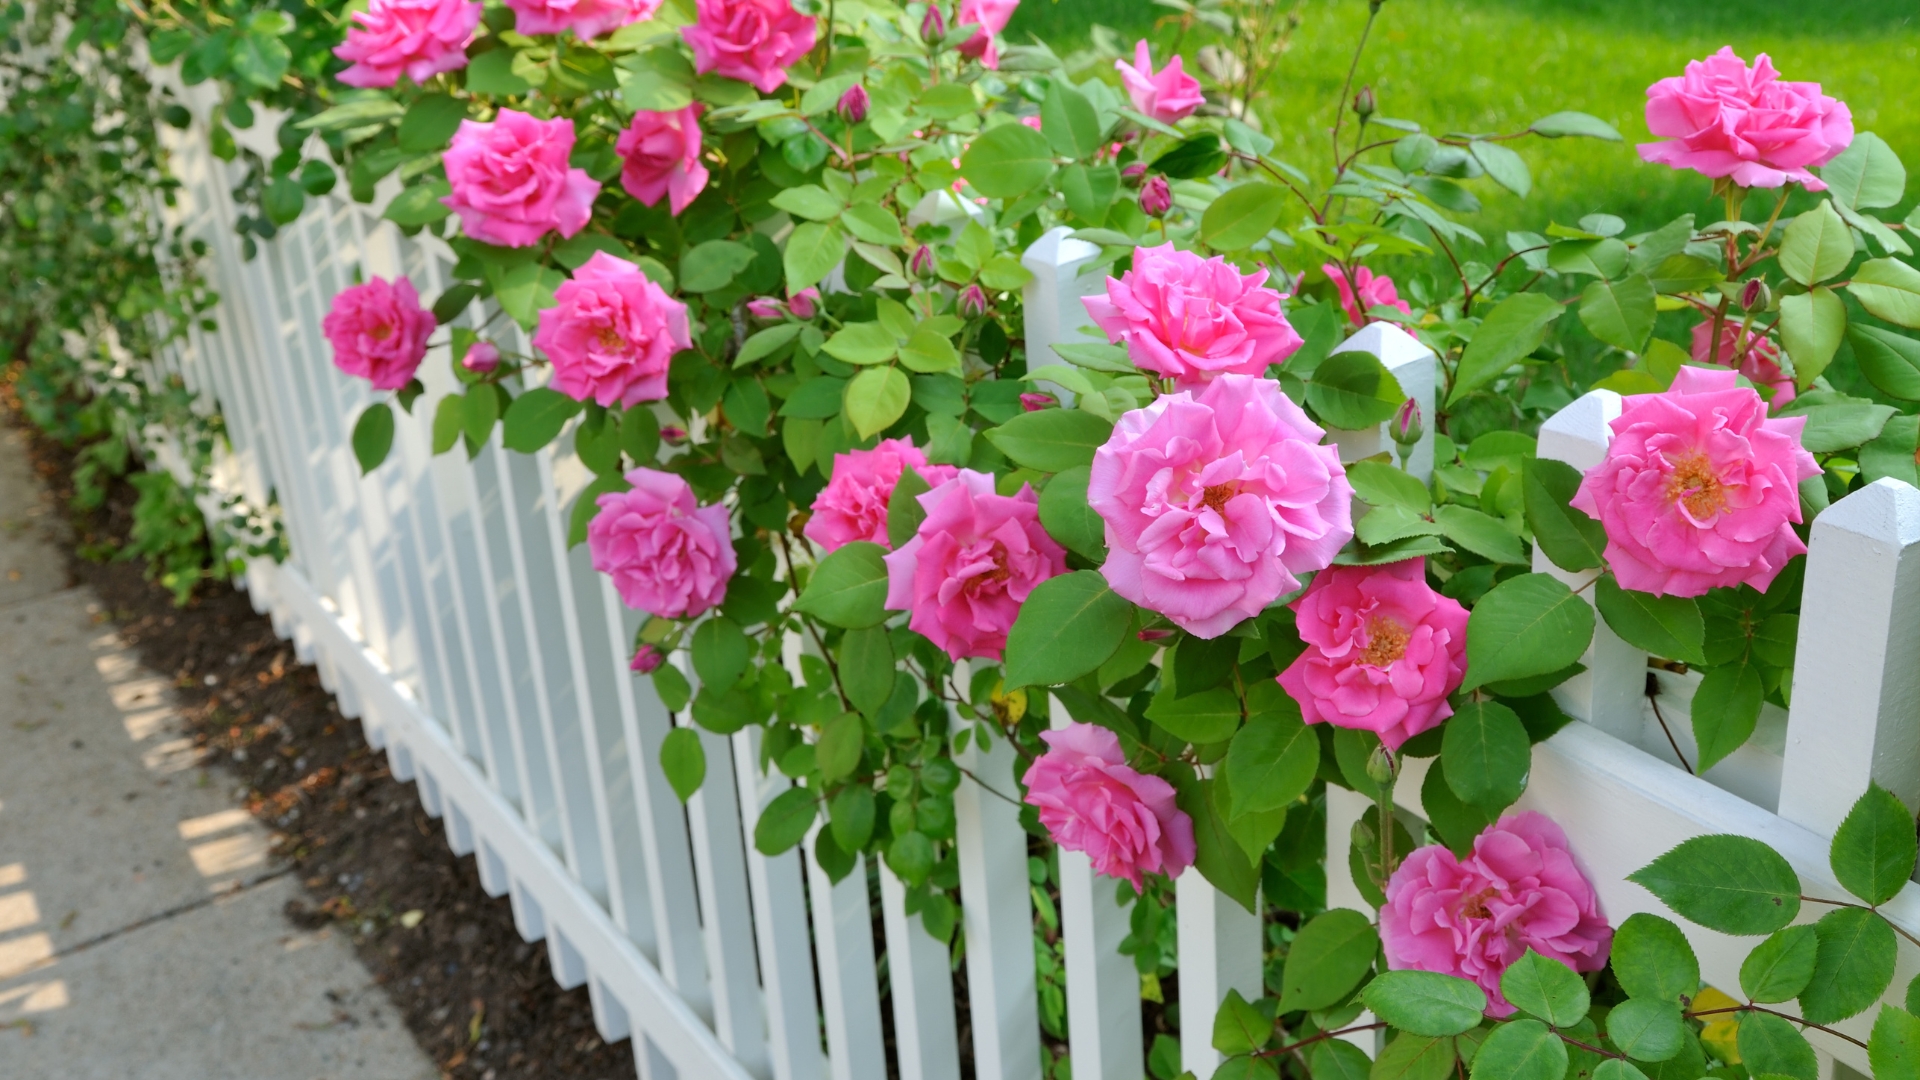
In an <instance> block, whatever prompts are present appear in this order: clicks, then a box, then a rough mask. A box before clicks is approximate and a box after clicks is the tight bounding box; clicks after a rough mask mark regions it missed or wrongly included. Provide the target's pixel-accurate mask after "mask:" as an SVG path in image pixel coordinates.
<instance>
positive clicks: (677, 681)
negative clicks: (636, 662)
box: [653, 664, 693, 713]
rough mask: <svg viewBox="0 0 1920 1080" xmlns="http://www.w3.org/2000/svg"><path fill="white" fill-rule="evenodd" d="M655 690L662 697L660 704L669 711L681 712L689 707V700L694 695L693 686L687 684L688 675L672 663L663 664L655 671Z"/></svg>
mask: <svg viewBox="0 0 1920 1080" xmlns="http://www.w3.org/2000/svg"><path fill="white" fill-rule="evenodd" d="M653 692H654V693H655V694H657V695H659V697H660V704H662V705H664V706H666V708H667V711H668V712H676V713H677V712H679V711H680V710H682V709H685V708H686V707H687V701H688V699H689V698H691V697H692V696H693V687H691V686H689V685H688V684H687V677H686V676H685V675H682V674H681V673H680V669H679V668H677V667H674V666H673V665H672V664H661V665H660V666H659V667H657V668H655V669H654V671H653Z"/></svg>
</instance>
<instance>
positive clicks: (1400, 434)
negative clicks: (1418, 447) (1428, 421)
mask: <svg viewBox="0 0 1920 1080" xmlns="http://www.w3.org/2000/svg"><path fill="white" fill-rule="evenodd" d="M1426 430H1427V429H1426V425H1424V424H1422V423H1421V422H1420V403H1419V402H1418V401H1415V400H1414V399H1412V398H1408V399H1407V400H1405V401H1403V402H1401V403H1400V411H1399V412H1396V413H1394V414H1393V423H1392V425H1391V426H1389V427H1388V428H1387V432H1388V434H1390V435H1392V436H1393V441H1394V442H1396V443H1399V444H1400V445H1401V446H1412V445H1413V444H1414V443H1417V442H1419V441H1420V436H1422V435H1424V434H1426Z"/></svg>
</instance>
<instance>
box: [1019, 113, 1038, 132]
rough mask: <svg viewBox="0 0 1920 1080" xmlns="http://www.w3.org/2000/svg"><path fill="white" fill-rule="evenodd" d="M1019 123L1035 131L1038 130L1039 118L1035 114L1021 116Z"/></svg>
mask: <svg viewBox="0 0 1920 1080" xmlns="http://www.w3.org/2000/svg"><path fill="white" fill-rule="evenodd" d="M1020 123H1021V124H1022V125H1024V126H1026V127H1030V128H1032V129H1033V130H1035V131H1039V130H1040V118H1039V117H1037V116H1023V117H1021V118H1020Z"/></svg>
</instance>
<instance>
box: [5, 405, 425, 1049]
mask: <svg viewBox="0 0 1920 1080" xmlns="http://www.w3.org/2000/svg"><path fill="white" fill-rule="evenodd" d="M61 520H62V515H61V513H60V512H59V510H58V508H57V507H55V506H53V505H52V504H51V502H50V500H49V499H48V498H47V497H46V495H45V493H44V492H43V490H42V489H41V488H40V486H39V484H38V483H37V481H36V480H35V478H34V477H33V476H32V474H31V472H30V470H29V468H28V466H27V463H26V450H25V445H24V441H23V439H22V437H21V434H20V433H19V432H18V431H15V430H12V429H0V1077H5V1078H6V1080H93V1078H99V1080H128V1078H139V1080H175V1078H178V1080H224V1078H229V1077H231V1078H234V1080H241V1078H246V1080H358V1078H367V1080H426V1078H430V1077H434V1076H436V1075H437V1072H436V1070H435V1069H434V1068H433V1066H432V1065H431V1063H430V1062H429V1061H428V1060H427V1058H426V1056H425V1055H424V1054H422V1053H421V1051H420V1049H419V1047H418V1046H416V1045H415V1043H414V1041H413V1037H412V1036H411V1035H410V1034H409V1033H408V1032H407V1030H406V1026H405V1024H404V1023H403V1022H402V1021H401V1019H400V1016H399V1015H398V1013H397V1012H396V1011H395V1010H394V1008H393V1006H392V1004H391V1003H390V1002H389V1001H388V999H387V997H386V995H385V994H384V993H383V992H382V991H381V990H380V989H379V988H378V987H377V986H375V985H373V983H372V981H371V979H370V978H369V977H368V974H367V971H366V969H365V968H364V967H362V966H361V965H360V963H359V961H358V960H357V959H356V958H355V957H354V955H353V950H352V947H351V945H350V944H349V943H348V942H346V941H344V940H342V939H341V938H340V937H339V936H338V935H337V934H336V933H335V932H334V931H332V930H331V929H323V930H320V931H317V932H305V931H299V930H296V929H295V928H294V927H292V926H291V925H290V924H288V922H287V921H286V920H285V918H284V917H283V916H282V915H281V911H282V909H283V907H284V906H285V904H286V902H287V901H288V900H289V899H291V898H293V897H295V896H297V895H299V894H300V886H299V884H298V883H297V882H296V881H294V879H293V878H291V877H290V876H286V875H284V874H281V873H278V868H277V867H275V866H274V865H273V864H272V862H271V860H270V859H269V856H268V849H267V837H266V833H265V832H264V831H263V830H262V829H261V828H260V826H259V825H258V824H257V823H256V822H254V821H253V819H252V818H251V817H250V816H248V814H247V813H246V812H245V811H244V810H242V809H240V808H239V807H237V806H236V805H235V804H234V802H233V800H232V795H233V791H232V786H233V781H232V779H231V778H226V777H223V775H222V774H221V773H219V772H218V771H209V770H205V769H202V768H200V767H199V766H198V765H197V764H196V760H195V754H194V752H193V748H192V745H191V743H190V742H189V741H188V740H187V739H186V738H184V737H183V736H182V734H181V731H180V727H179V722H178V718H177V716H176V715H175V714H174V712H173V710H172V708H171V705H170V695H169V688H168V686H167V681H166V679H165V678H164V677H162V676H159V675H156V674H154V673H152V672H150V671H146V670H145V669H143V668H142V667H141V666H140V664H139V661H138V660H137V658H136V656H135V654H134V653H133V652H132V651H131V650H130V649H128V648H127V647H126V646H125V645H124V643H123V642H121V640H120V639H119V636H118V635H117V634H116V633H115V632H114V629H113V627H112V625H111V624H110V623H109V622H108V621H107V620H106V617H105V615H104V614H103V613H101V612H100V610H99V608H100V605H99V604H98V603H97V602H95V600H94V598H93V596H92V595H91V594H90V593H89V592H88V591H87V590H85V589H83V588H67V587H66V581H65V577H66V572H65V566H64V559H63V557H62V554H61V551H60V549H59V546H58V545H59V542H60V537H59V522H60V521H61Z"/></svg>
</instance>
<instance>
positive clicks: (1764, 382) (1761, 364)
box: [1691, 319, 1794, 409]
mask: <svg viewBox="0 0 1920 1080" xmlns="http://www.w3.org/2000/svg"><path fill="white" fill-rule="evenodd" d="M1740 330H1741V324H1740V320H1739V319H1727V320H1726V321H1724V322H1722V323H1721V324H1720V349H1719V357H1718V359H1709V358H1710V357H1712V356H1713V355H1714V349H1713V320H1712V319H1702V320H1700V322H1699V324H1698V325H1696V326H1695V327H1694V328H1693V349H1692V350H1691V351H1692V353H1693V361H1694V363H1696V364H1712V363H1718V364H1719V365H1720V366H1721V367H1730V368H1733V369H1734V370H1736V371H1738V372H1739V373H1740V374H1742V375H1745V376H1746V377H1747V381H1748V382H1750V383H1753V384H1754V385H1755V386H1769V387H1772V388H1773V398H1772V399H1771V400H1770V401H1769V402H1768V405H1769V406H1770V407H1771V408H1774V409H1779V408H1783V407H1785V405H1786V404H1787V402H1789V401H1792V400H1793V397H1794V386H1793V376H1791V375H1788V374H1787V373H1786V372H1784V371H1782V370H1781V369H1780V347H1779V346H1777V345H1775V344H1774V343H1773V339H1772V338H1769V337H1767V336H1766V335H1765V334H1762V333H1761V332H1760V331H1759V329H1758V328H1757V327H1754V326H1752V325H1751V324H1748V328H1747V331H1746V333H1747V353H1746V355H1745V356H1736V355H1735V354H1736V353H1737V352H1738V351H1739V349H1740Z"/></svg>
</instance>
